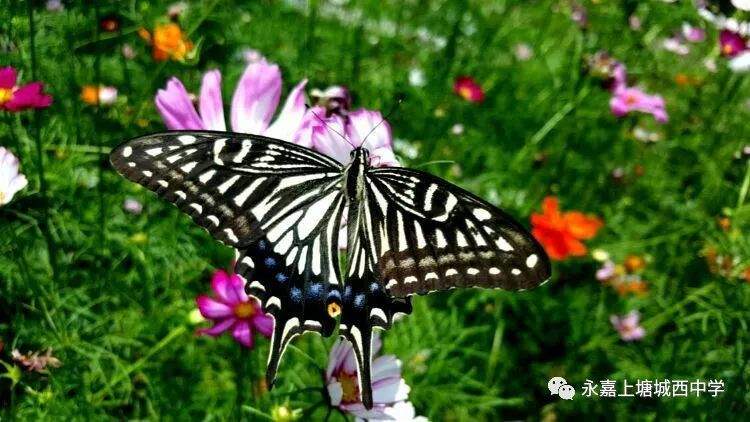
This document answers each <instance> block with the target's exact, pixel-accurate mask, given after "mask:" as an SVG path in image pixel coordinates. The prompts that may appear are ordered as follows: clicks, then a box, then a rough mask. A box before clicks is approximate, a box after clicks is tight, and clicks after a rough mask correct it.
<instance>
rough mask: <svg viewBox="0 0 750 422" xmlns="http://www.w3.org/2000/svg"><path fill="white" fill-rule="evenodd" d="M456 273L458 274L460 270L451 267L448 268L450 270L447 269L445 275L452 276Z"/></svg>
mask: <svg viewBox="0 0 750 422" xmlns="http://www.w3.org/2000/svg"><path fill="white" fill-rule="evenodd" d="M456 274H458V271H456V270H455V269H453V268H449V269H448V270H447V271H446V272H445V276H446V277H450V276H452V275H456Z"/></svg>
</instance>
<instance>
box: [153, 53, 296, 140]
mask: <svg viewBox="0 0 750 422" xmlns="http://www.w3.org/2000/svg"><path fill="white" fill-rule="evenodd" d="M306 84H307V80H303V81H302V82H300V83H298V84H297V85H296V86H295V87H294V88H293V89H292V91H291V93H290V94H289V97H288V98H287V100H286V102H285V103H284V106H283V107H282V109H281V111H280V112H279V115H278V117H277V118H276V120H275V121H274V122H273V123H271V119H272V117H273V115H274V112H275V111H276V108H277V106H278V105H279V100H280V97H281V71H280V70H279V67H278V66H277V65H275V64H270V63H268V62H267V61H266V60H265V59H260V60H258V61H257V62H253V63H250V64H249V65H248V66H247V68H246V69H245V72H244V73H243V74H242V77H241V78H240V81H239V82H238V84H237V88H236V89H235V91H234V96H233V97H232V108H231V114H230V116H231V117H230V120H231V126H232V131H234V132H241V133H252V134H256V135H265V136H269V137H272V138H277V139H282V140H285V141H294V140H295V139H294V136H295V133H296V132H297V129H298V128H299V127H300V124H301V123H302V119H303V117H304V115H305V97H304V89H305V85H306ZM156 108H157V109H158V110H159V113H160V114H161V116H162V119H163V120H164V123H165V124H166V125H167V128H169V129H172V130H178V129H208V130H217V131H226V130H227V127H226V122H225V120H224V104H223V102H222V98H221V73H220V72H219V71H218V70H211V71H208V72H206V74H205V75H203V83H202V84H201V90H200V98H199V103H198V111H196V110H195V107H194V106H193V103H192V101H191V100H190V95H189V94H188V92H187V90H186V89H185V86H184V85H183V84H182V82H180V80H179V79H177V78H171V79H170V80H169V81H168V82H167V86H166V89H160V90H159V92H158V93H157V94H156Z"/></svg>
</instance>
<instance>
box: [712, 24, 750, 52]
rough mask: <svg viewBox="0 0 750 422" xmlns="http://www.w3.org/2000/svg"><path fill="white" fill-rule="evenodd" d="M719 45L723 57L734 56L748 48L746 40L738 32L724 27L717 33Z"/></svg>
mask: <svg viewBox="0 0 750 422" xmlns="http://www.w3.org/2000/svg"><path fill="white" fill-rule="evenodd" d="M719 47H720V48H721V54H722V55H724V56H725V57H736V56H738V55H740V54H741V53H742V52H743V51H745V50H747V49H748V47H747V42H746V41H745V39H744V38H743V37H742V36H741V35H740V34H738V33H736V32H732V31H729V30H726V29H725V30H723V31H721V33H720V34H719Z"/></svg>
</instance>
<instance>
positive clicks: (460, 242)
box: [456, 230, 469, 248]
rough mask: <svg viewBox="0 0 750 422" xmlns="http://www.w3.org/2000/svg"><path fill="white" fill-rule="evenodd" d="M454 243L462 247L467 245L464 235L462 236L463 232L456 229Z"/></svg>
mask: <svg viewBox="0 0 750 422" xmlns="http://www.w3.org/2000/svg"><path fill="white" fill-rule="evenodd" d="M456 243H457V244H458V246H460V247H462V248H465V247H467V246H469V244H468V243H466V237H464V234H463V233H461V232H460V231H458V230H456Z"/></svg>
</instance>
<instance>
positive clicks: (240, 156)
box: [232, 139, 253, 163]
mask: <svg viewBox="0 0 750 422" xmlns="http://www.w3.org/2000/svg"><path fill="white" fill-rule="evenodd" d="M252 145H253V143H252V141H251V140H249V139H244V140H243V141H242V149H240V152H238V153H237V155H235V156H234V159H233V160H232V161H234V162H235V163H241V162H242V160H244V159H245V156H247V154H248V153H249V152H250V148H252Z"/></svg>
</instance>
